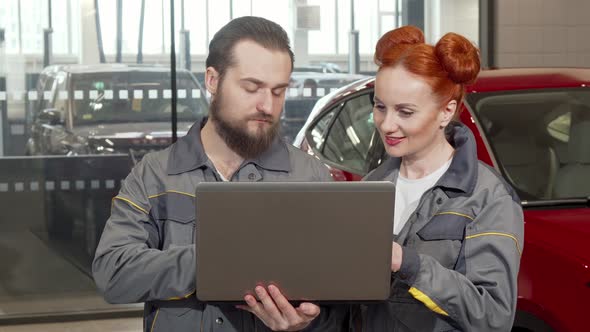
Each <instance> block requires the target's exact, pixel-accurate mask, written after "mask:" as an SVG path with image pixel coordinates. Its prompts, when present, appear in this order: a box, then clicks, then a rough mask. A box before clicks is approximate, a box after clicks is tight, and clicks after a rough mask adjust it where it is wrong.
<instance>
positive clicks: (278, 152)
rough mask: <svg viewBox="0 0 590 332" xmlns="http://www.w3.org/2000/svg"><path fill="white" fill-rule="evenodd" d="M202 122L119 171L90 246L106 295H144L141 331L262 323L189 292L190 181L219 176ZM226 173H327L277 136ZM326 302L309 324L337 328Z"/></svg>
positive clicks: (242, 176) (325, 176) (249, 176)
mask: <svg viewBox="0 0 590 332" xmlns="http://www.w3.org/2000/svg"><path fill="white" fill-rule="evenodd" d="M205 122H206V119H204V120H203V121H202V122H201V123H200V124H199V123H198V122H197V123H196V124H195V125H193V127H192V128H191V129H190V131H189V132H188V134H187V135H186V136H185V137H182V138H180V139H179V140H178V141H177V142H176V143H175V144H173V145H171V146H170V147H169V148H167V149H164V150H162V151H158V152H154V153H150V154H147V155H146V156H145V157H144V158H143V159H142V160H141V162H139V163H138V164H137V165H136V166H135V167H134V168H133V170H132V171H131V173H130V174H129V176H128V177H127V178H126V179H125V181H124V184H123V185H122V187H121V190H120V192H119V194H118V195H117V196H116V197H115V198H114V199H113V204H112V211H111V216H110V218H109V220H108V221H107V223H106V226H105V229H104V232H103V234H102V237H101V239H100V243H99V245H98V248H97V250H96V254H95V258H94V262H93V266H92V272H93V276H94V280H95V282H96V285H97V286H98V289H99V291H100V292H101V293H102V294H103V295H104V297H105V299H106V300H107V301H108V302H110V303H134V302H145V306H144V330H145V331H179V332H180V331H267V330H268V329H267V328H266V327H265V326H264V325H263V324H262V322H261V321H260V320H258V319H257V318H255V317H254V316H253V315H252V314H250V313H249V312H246V311H243V310H239V309H236V308H235V307H234V306H233V305H209V304H206V303H202V302H199V301H197V300H196V298H195V268H196V266H195V264H196V262H195V247H194V239H195V232H198V229H195V202H194V196H195V195H194V193H195V186H196V185H197V183H199V182H202V181H220V180H221V179H220V176H219V174H218V173H217V172H216V170H215V168H214V167H213V165H212V163H211V161H210V160H209V159H208V158H207V155H206V154H205V151H204V150H203V146H202V143H201V137H200V134H201V128H202V126H203V125H204V123H205ZM230 180H231V181H330V180H331V178H330V174H329V172H328V170H327V168H326V167H325V166H324V165H323V164H322V163H321V162H319V161H318V160H317V159H314V158H312V157H310V156H308V155H307V154H305V153H304V152H302V151H300V150H298V149H296V148H294V147H292V146H290V145H287V144H286V143H284V142H282V141H280V140H277V141H276V142H275V143H274V145H272V146H271V148H270V149H269V150H268V151H267V152H266V153H264V154H263V155H262V156H260V157H259V158H257V159H255V160H247V161H245V162H244V163H243V164H242V165H241V166H240V167H239V169H238V170H237V171H236V172H235V174H234V175H233V176H232V178H231V179H230ZM228 231H231V230H228ZM227 264H233V262H227ZM253 286H254V285H253ZM331 310H332V308H322V313H321V315H320V317H319V318H317V319H316V320H315V321H314V322H313V323H312V326H311V328H310V329H317V330H328V329H332V330H334V331H338V330H340V328H339V327H331V328H328V323H327V321H328V319H331V320H332V321H336V322H343V323H344V320H343V319H342V318H338V317H336V316H334V315H335V314H334V315H330V314H331V312H330V311H331ZM332 311H333V313H335V312H336V311H335V310H332ZM328 317H329V318H328Z"/></svg>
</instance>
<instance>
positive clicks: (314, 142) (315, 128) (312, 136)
mask: <svg viewBox="0 0 590 332" xmlns="http://www.w3.org/2000/svg"><path fill="white" fill-rule="evenodd" d="M339 108H340V106H338V107H337V108H334V109H332V110H331V111H329V112H327V113H325V114H324V115H322V117H321V118H320V120H318V122H316V123H315V124H314V125H312V126H311V128H310V130H309V135H308V140H307V141H308V142H309V144H310V145H311V146H312V147H313V148H315V149H316V150H321V148H322V145H323V143H324V137H325V135H326V132H327V129H328V126H329V125H330V122H331V121H332V119H333V118H334V114H336V109H339Z"/></svg>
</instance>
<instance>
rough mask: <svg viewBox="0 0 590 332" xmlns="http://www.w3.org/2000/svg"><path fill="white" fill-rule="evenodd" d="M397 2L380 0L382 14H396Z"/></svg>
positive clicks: (395, 0)
mask: <svg viewBox="0 0 590 332" xmlns="http://www.w3.org/2000/svg"><path fill="white" fill-rule="evenodd" d="M396 2H397V0H379V10H380V11H382V12H386V11H387V12H394V11H395V3H396Z"/></svg>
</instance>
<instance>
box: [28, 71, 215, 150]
mask: <svg viewBox="0 0 590 332" xmlns="http://www.w3.org/2000/svg"><path fill="white" fill-rule="evenodd" d="M176 75H177V76H176V77H177V79H176V84H177V89H178V103H177V119H178V122H177V124H178V132H177V135H178V136H179V137H180V136H183V135H184V134H185V133H186V132H187V130H188V128H189V127H190V126H191V125H192V124H193V123H194V121H195V120H196V119H197V118H198V117H199V116H202V115H203V114H205V113H206V112H207V110H208V104H207V100H206V98H205V91H204V90H203V89H202V88H201V85H200V84H199V83H198V82H197V80H196V78H195V77H194V76H193V74H191V73H190V72H188V71H186V70H182V69H179V70H177V74H176ZM170 82H171V73H170V69H169V68H168V67H159V66H146V65H124V64H100V65H91V66H86V65H68V66H50V67H47V68H46V69H45V70H43V72H42V73H41V74H40V77H39V80H38V84H37V95H38V102H37V103H36V104H35V105H34V107H33V111H32V114H31V116H30V117H29V118H30V119H31V120H30V121H29V122H30V138H29V140H28V141H27V144H26V151H25V153H26V154H27V155H86V154H111V153H125V154H130V155H131V156H132V158H134V159H136V158H140V157H141V156H143V155H144V154H145V153H147V152H149V151H151V150H157V149H161V148H162V147H165V146H167V145H169V144H170V139H171V136H172V133H171V104H172V103H171V99H170V98H171V94H172V91H171V90H170Z"/></svg>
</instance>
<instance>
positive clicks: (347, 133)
mask: <svg viewBox="0 0 590 332" xmlns="http://www.w3.org/2000/svg"><path fill="white" fill-rule="evenodd" d="M372 111H373V104H372V101H371V98H370V96H369V94H363V95H360V96H357V97H355V98H353V99H350V100H348V101H347V102H346V103H345V104H344V106H343V107H342V110H341V111H340V112H339V113H338V114H337V116H336V119H335V120H334V122H333V123H332V125H331V126H330V128H329V132H328V134H327V136H326V138H325V142H324V144H323V146H322V150H321V154H322V155H323V156H324V157H325V158H326V159H328V160H329V161H331V162H333V163H335V164H337V165H339V167H341V168H343V169H348V170H352V171H354V172H356V173H359V174H365V173H367V172H368V168H369V164H370V163H369V159H370V155H369V154H370V151H371V147H372V146H373V144H374V143H375V142H374V140H375V136H374V135H373V132H374V131H375V126H374V123H373V112H372Z"/></svg>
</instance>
